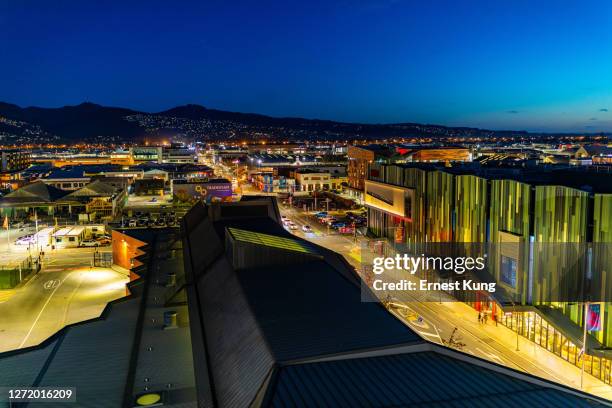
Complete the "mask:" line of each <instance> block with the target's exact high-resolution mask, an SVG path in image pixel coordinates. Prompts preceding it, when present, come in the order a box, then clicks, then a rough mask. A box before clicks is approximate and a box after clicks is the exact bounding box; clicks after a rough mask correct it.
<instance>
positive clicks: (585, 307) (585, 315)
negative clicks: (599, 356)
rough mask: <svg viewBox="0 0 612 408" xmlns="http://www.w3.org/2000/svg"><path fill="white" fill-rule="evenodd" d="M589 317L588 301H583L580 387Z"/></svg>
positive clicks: (582, 379)
mask: <svg viewBox="0 0 612 408" xmlns="http://www.w3.org/2000/svg"><path fill="white" fill-rule="evenodd" d="M588 317H589V302H584V332H583V335H582V368H581V370H580V389H581V390H582V388H583V385H584V360H585V358H586V343H587V324H588Z"/></svg>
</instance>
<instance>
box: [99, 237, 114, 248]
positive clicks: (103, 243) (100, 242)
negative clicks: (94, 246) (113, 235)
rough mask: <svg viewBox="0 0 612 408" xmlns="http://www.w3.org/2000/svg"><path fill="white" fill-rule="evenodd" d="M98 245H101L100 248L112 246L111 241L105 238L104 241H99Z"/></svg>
mask: <svg viewBox="0 0 612 408" xmlns="http://www.w3.org/2000/svg"><path fill="white" fill-rule="evenodd" d="M97 241H98V244H100V246H106V245H110V244H111V242H112V241H111V240H110V239H108V238H103V239H98V240H97Z"/></svg>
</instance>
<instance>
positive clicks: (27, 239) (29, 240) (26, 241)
mask: <svg viewBox="0 0 612 408" xmlns="http://www.w3.org/2000/svg"><path fill="white" fill-rule="evenodd" d="M35 242H36V238H34V235H26V236H23V237H21V238H17V240H16V241H15V245H30V244H33V243H35Z"/></svg>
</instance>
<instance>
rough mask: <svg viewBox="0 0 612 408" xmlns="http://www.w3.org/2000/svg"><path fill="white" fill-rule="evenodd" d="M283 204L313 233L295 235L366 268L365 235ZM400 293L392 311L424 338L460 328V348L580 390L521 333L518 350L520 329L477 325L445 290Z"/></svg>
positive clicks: (566, 366)
mask: <svg viewBox="0 0 612 408" xmlns="http://www.w3.org/2000/svg"><path fill="white" fill-rule="evenodd" d="M279 208H280V210H281V214H283V215H285V216H287V217H288V218H289V219H291V220H292V221H293V222H295V223H296V224H297V225H298V226H299V227H300V228H301V226H302V225H309V226H310V227H311V228H312V229H313V232H312V233H304V232H302V231H301V229H300V230H297V231H291V232H292V233H294V234H295V235H298V236H300V237H303V238H305V239H307V240H309V241H311V242H313V243H316V244H318V245H321V246H323V247H326V248H329V249H331V250H333V251H335V252H338V253H340V254H342V255H344V257H345V258H346V259H347V260H348V261H349V262H350V263H351V264H352V265H353V266H354V267H355V268H356V270H357V271H361V270H362V266H363V265H362V264H361V260H362V257H363V258H366V257H367V255H368V254H367V252H368V251H369V249H368V248H369V247H368V245H367V240H366V239H365V238H363V237H359V238H355V237H353V236H352V235H349V236H346V235H339V234H337V233H336V232H335V231H333V230H332V231H328V229H327V228H326V227H325V226H322V225H321V224H320V223H318V222H317V220H316V218H315V217H313V216H312V215H309V214H306V213H304V212H302V211H300V210H297V209H295V208H288V207H286V206H283V205H279ZM328 232H332V233H331V234H329V233H328ZM370 255H371V254H370ZM398 273H399V272H398ZM399 278H402V279H409V280H410V279H414V276H412V275H410V274H408V273H404V275H403V276H399V275H398V279H399ZM397 293H398V292H394V294H393V296H394V298H393V301H392V302H391V305H392V307H390V310H391V312H392V313H394V314H395V315H396V316H397V317H398V318H400V319H401V320H402V321H404V322H405V323H406V324H407V325H408V326H410V327H411V328H412V329H413V330H414V331H415V332H417V333H419V334H420V335H421V336H422V337H423V338H425V339H427V340H429V341H433V342H436V343H439V344H442V343H443V342H442V340H443V339H444V340H448V339H449V338H450V336H451V333H452V332H453V330H454V329H455V328H458V331H457V336H458V337H455V340H459V341H460V342H462V343H465V346H464V347H463V348H462V350H461V351H463V352H465V353H469V354H472V355H474V356H477V357H480V358H484V359H487V360H490V361H493V362H495V363H498V364H503V365H505V366H508V367H511V368H514V369H517V370H521V371H525V372H528V373H530V374H533V375H536V376H539V377H542V378H546V379H549V380H551V381H555V382H558V383H561V384H564V385H567V386H570V387H573V388H577V389H579V388H580V369H579V368H578V367H576V366H574V365H573V364H570V363H569V362H567V361H565V360H563V359H561V358H560V357H558V356H556V355H554V354H553V353H551V352H549V351H548V350H546V349H544V348H542V347H540V346H539V345H536V344H535V343H533V342H531V341H529V340H527V339H525V338H523V337H518V347H519V350H518V351H517V350H516V346H517V336H516V333H514V332H513V331H511V330H510V329H508V328H507V327H505V326H503V325H501V324H500V325H499V326H496V325H495V323H494V322H492V321H489V322H488V324H481V323H479V322H478V312H477V311H475V310H474V309H472V308H471V307H470V306H468V305H467V304H465V303H462V302H458V301H455V300H454V299H452V298H450V297H449V296H448V295H446V294H445V293H438V292H433V293H431V297H430V298H429V299H425V300H427V301H424V299H423V298H422V296H423V293H422V292H416V294H415V293H413V292H410V291H404V292H399V293H400V294H399V295H398V294H397ZM584 383H585V386H584V388H583V390H584V391H586V392H589V393H592V394H594V395H598V396H601V397H604V398H608V399H612V387H610V386H608V385H606V384H604V383H603V382H602V381H600V380H598V379H596V378H595V377H592V376H590V375H588V374H587V375H585V382H584Z"/></svg>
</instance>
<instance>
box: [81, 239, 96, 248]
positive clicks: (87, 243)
mask: <svg viewBox="0 0 612 408" xmlns="http://www.w3.org/2000/svg"><path fill="white" fill-rule="evenodd" d="M79 246H82V247H97V246H100V243H99V242H98V241H96V240H95V239H87V240H85V241H81V245H79Z"/></svg>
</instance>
